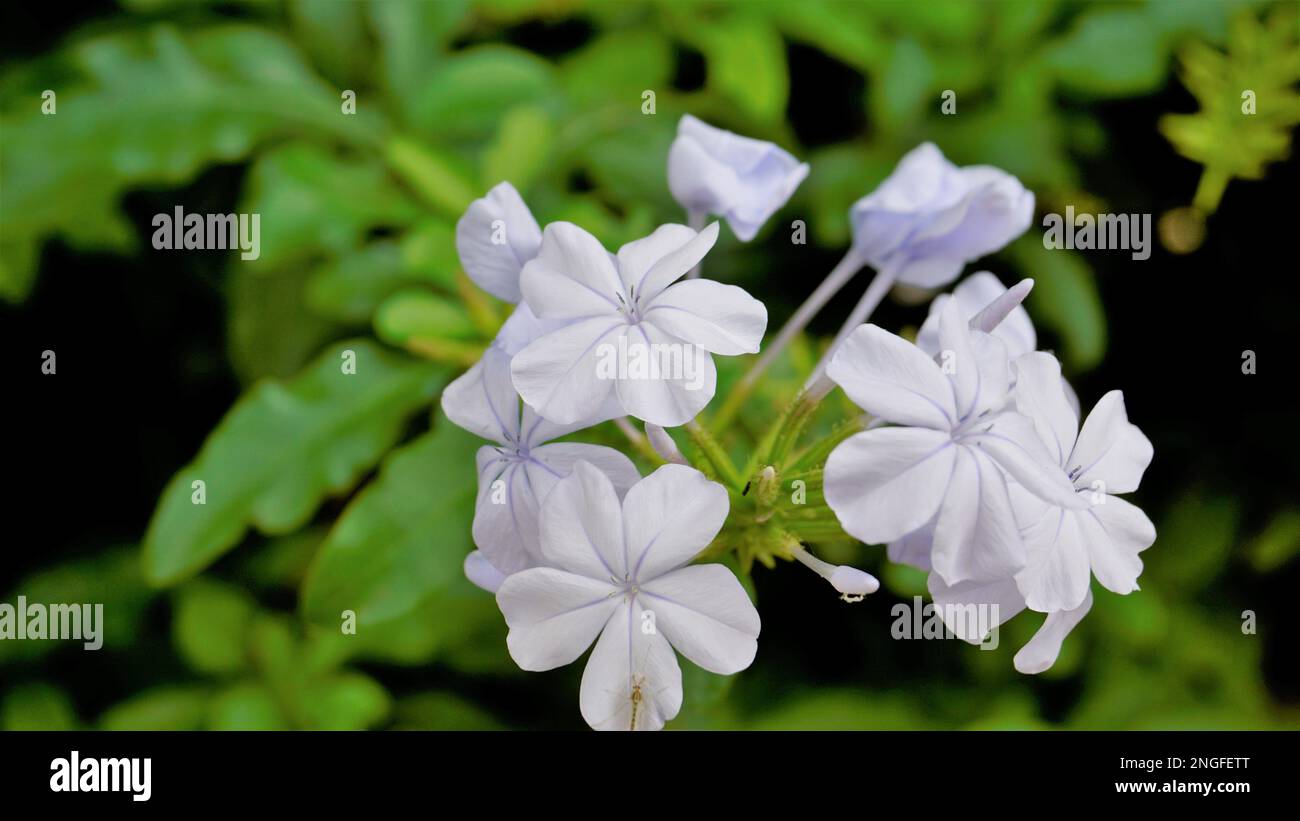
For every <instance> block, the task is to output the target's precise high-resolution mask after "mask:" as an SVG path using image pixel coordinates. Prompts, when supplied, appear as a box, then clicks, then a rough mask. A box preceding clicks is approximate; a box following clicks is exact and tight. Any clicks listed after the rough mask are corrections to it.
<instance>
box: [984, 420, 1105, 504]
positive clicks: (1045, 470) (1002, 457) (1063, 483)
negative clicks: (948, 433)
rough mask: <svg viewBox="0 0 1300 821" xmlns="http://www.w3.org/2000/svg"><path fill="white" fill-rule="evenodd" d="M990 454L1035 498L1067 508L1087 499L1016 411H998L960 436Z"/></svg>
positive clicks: (1084, 502)
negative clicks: (987, 422)
mask: <svg viewBox="0 0 1300 821" xmlns="http://www.w3.org/2000/svg"><path fill="white" fill-rule="evenodd" d="M961 441H962V443H963V444H968V445H974V446H975V447H978V448H979V449H980V450H982V451H984V452H985V453H987V454H988V455H989V456H991V457H993V460H994V461H995V462H997V463H998V465H999V466H1001V468H1002V469H1003V470H1005V471H1006V472H1007V473H1009V474H1010V475H1011V478H1013V479H1015V480H1016V481H1017V482H1019V483H1020V484H1022V485H1024V486H1025V489H1026V490H1028V491H1030V492H1031V493H1033V494H1034V495H1035V496H1037V497H1038V498H1040V499H1042V500H1044V501H1047V502H1050V503H1052V504H1054V505H1060V506H1061V507H1066V508H1081V507H1084V506H1085V505H1086V504H1087V502H1086V501H1085V500H1083V499H1082V498H1080V497H1079V494H1078V493H1076V492H1075V489H1074V485H1073V484H1071V482H1070V480H1069V479H1068V478H1066V475H1065V471H1064V470H1062V469H1061V467H1060V466H1059V465H1057V464H1056V462H1055V461H1053V460H1052V454H1051V453H1049V452H1048V450H1047V445H1045V444H1043V440H1042V439H1041V438H1040V437H1039V435H1038V430H1037V429H1036V428H1035V427H1034V422H1033V420H1032V419H1030V418H1029V417H1028V416H1025V415H1024V414H1022V413H1016V412H1015V411H1007V412H1004V413H1000V414H998V415H997V416H996V417H995V418H994V419H993V420H992V422H991V423H989V424H987V425H981V426H979V427H978V428H976V429H974V430H972V431H971V432H970V433H967V434H966V435H965V436H963V437H962V438H961Z"/></svg>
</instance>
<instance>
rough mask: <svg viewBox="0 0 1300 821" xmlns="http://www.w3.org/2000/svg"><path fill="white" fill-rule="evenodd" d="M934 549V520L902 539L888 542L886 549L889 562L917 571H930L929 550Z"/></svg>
mask: <svg viewBox="0 0 1300 821" xmlns="http://www.w3.org/2000/svg"><path fill="white" fill-rule="evenodd" d="M933 547H934V520H933V519H931V520H930V521H929V522H926V524H925V525H924V526H922V527H920V528H917V529H916V530H913V531H912V532H911V533H908V534H907V535H905V536H903V537H902V538H899V539H895V540H894V541H892V542H890V543H889V545H888V547H887V548H886V555H888V556H889V560H890V561H891V562H894V563H896V564H906V565H910V566H912V567H915V568H916V569H917V570H924V571H926V572H927V573H928V572H929V571H930V568H931V565H930V550H931V548H933Z"/></svg>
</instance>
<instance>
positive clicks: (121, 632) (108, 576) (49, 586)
mask: <svg viewBox="0 0 1300 821" xmlns="http://www.w3.org/2000/svg"><path fill="white" fill-rule="evenodd" d="M19 594H22V595H24V596H26V597H27V600H28V601H30V602H85V603H96V604H102V605H104V612H103V622H102V624H100V632H101V637H102V639H103V642H104V649H105V650H106V651H110V652H117V651H121V650H125V649H127V648H129V647H131V646H132V645H133V644H135V642H136V640H137V639H138V638H139V636H140V634H141V632H142V624H143V622H144V616H145V611H146V609H147V608H148V606H149V602H150V600H151V599H152V598H153V590H151V589H150V588H149V587H148V586H147V585H146V584H145V581H144V576H143V574H142V573H141V568H140V554H139V552H138V551H137V550H136V549H135V548H124V547H112V548H109V549H107V550H104V551H102V552H100V553H99V554H97V555H93V556H88V557H86V558H84V559H74V560H72V561H69V562H64V563H62V564H57V565H54V566H53V567H49V568H46V569H44V570H39V571H37V572H35V573H33V574H32V575H30V576H28V577H27V578H25V579H23V580H21V581H20V582H19V583H18V584H17V585H16V586H15V587H14V588H13V592H12V595H10V596H9V597H8V598H6V599H4V601H13V600H14V599H15V598H16V597H17V596H18V595H19ZM63 647H75V648H77V649H78V650H81V649H82V647H81V644H80V643H78V642H54V641H0V664H3V663H5V662H8V661H10V660H15V659H18V660H21V659H39V658H42V657H44V656H46V655H47V654H49V653H52V652H54V651H56V650H58V649H60V648H63Z"/></svg>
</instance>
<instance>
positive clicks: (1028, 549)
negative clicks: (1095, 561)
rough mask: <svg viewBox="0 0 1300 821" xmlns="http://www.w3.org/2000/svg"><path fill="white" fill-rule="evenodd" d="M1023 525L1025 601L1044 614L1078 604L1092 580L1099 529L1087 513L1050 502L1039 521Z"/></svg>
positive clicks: (1021, 575) (1022, 585) (1022, 588)
mask: <svg viewBox="0 0 1300 821" xmlns="http://www.w3.org/2000/svg"><path fill="white" fill-rule="evenodd" d="M1021 524H1022V530H1021V534H1022V535H1023V536H1024V539H1025V567H1024V569H1023V570H1021V571H1020V572H1019V573H1017V574H1016V585H1017V586H1018V587H1019V588H1020V592H1021V593H1023V594H1024V596H1025V604H1026V605H1027V606H1028V607H1029V608H1030V609H1031V610H1037V611H1038V612H1040V613H1051V612H1054V611H1056V610H1073V609H1074V608H1076V607H1078V606H1079V605H1080V604H1081V603H1082V602H1083V598H1084V596H1086V595H1088V585H1089V584H1090V583H1091V582H1092V573H1091V571H1090V569H1089V563H1088V555H1089V553H1090V548H1089V545H1090V543H1091V542H1092V541H1094V540H1095V538H1096V528H1095V527H1094V526H1092V523H1090V522H1089V521H1088V519H1087V513H1086V512H1083V511H1077V510H1066V509H1064V508H1060V507H1056V506H1055V505H1050V506H1048V507H1047V508H1046V510H1045V511H1044V515H1043V516H1042V517H1040V518H1039V519H1037V520H1036V521H1032V522H1029V523H1028V525H1027V526H1026V525H1025V523H1024V522H1022V523H1021Z"/></svg>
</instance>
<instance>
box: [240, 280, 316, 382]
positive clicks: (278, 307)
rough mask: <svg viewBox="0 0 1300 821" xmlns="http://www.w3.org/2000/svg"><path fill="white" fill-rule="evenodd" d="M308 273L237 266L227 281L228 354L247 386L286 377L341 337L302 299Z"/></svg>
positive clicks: (300, 368) (241, 379)
mask: <svg viewBox="0 0 1300 821" xmlns="http://www.w3.org/2000/svg"><path fill="white" fill-rule="evenodd" d="M308 276H309V272H308V270H307V269H306V268H305V267H303V266H300V265H289V266H286V267H285V268H284V269H282V270H279V271H274V272H269V273H268V272H261V271H257V270H255V269H253V268H252V267H250V266H248V265H241V264H234V265H232V270H231V271H230V274H229V278H228V279H227V282H226V305H227V311H226V353H227V356H228V358H229V359H230V364H231V367H233V368H234V370H235V373H236V374H237V375H238V376H239V381H240V383H241V384H243V385H246V386H247V385H252V384H253V383H255V382H257V381H258V380H261V379H265V378H267V377H271V378H274V379H287V378H288V377H290V376H292V375H293V374H295V373H297V372H298V371H300V370H302V367H303V366H304V365H305V364H306V363H307V362H308V361H310V359H311V357H312V355H313V354H315V353H316V352H317V351H319V350H320V349H321V346H322V345H324V344H325V343H326V342H327V341H329V340H330V339H331V338H337V337H338V335H339V329H338V326H337V325H335V324H334V323H332V322H330V321H328V320H325V319H322V318H321V317H320V316H318V315H317V314H315V313H313V312H312V311H311V310H310V307H309V306H308V305H307V304H305V300H304V299H303V290H304V289H305V288H306V287H307V282H308Z"/></svg>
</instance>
